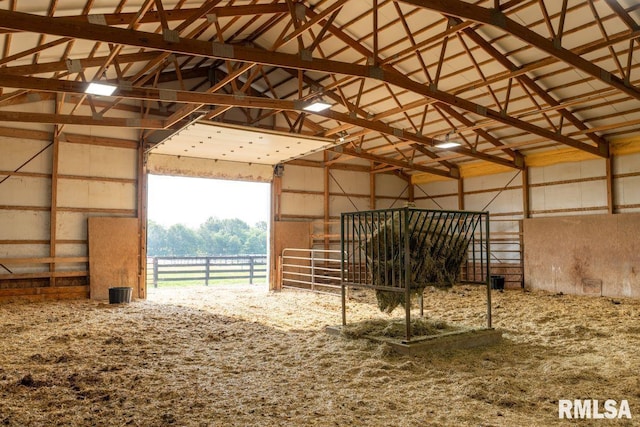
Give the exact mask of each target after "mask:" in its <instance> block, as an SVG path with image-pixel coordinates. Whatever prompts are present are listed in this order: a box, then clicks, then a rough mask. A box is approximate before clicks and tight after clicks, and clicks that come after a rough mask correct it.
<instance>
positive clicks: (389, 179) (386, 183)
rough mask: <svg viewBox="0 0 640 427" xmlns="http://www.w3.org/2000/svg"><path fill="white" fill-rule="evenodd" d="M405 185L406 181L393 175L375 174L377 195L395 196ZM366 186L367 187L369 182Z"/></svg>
mask: <svg viewBox="0 0 640 427" xmlns="http://www.w3.org/2000/svg"><path fill="white" fill-rule="evenodd" d="M367 175H368V174H367ZM406 186H407V182H406V181H404V180H402V179H400V178H398V177H397V176H395V175H386V174H376V195H377V196H385V197H397V196H398V195H399V194H400V193H402V191H403V190H404V188H405V187H406ZM366 188H369V184H367V187H366Z"/></svg>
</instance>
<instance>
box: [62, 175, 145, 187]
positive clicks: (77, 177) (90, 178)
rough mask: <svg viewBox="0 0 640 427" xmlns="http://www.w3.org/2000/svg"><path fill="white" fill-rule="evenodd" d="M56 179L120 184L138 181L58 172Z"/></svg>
mask: <svg viewBox="0 0 640 427" xmlns="http://www.w3.org/2000/svg"><path fill="white" fill-rule="evenodd" d="M58 179H68V180H74V181H93V182H117V183H120V184H131V185H136V183H137V182H138V181H137V180H136V179H135V178H109V177H106V176H86V175H63V174H59V175H58Z"/></svg>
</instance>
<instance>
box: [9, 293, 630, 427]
mask: <svg viewBox="0 0 640 427" xmlns="http://www.w3.org/2000/svg"><path fill="white" fill-rule="evenodd" d="M485 294H486V291H485V290H484V289H481V288H471V287H464V286H462V287H454V289H453V290H451V291H449V292H441V291H435V292H428V293H427V295H426V300H425V305H426V311H427V314H428V316H429V318H432V319H438V320H443V321H446V322H452V323H460V324H463V325H466V326H478V327H481V326H483V325H484V324H485V311H486V308H485V296H486V295H485ZM348 316H349V317H348V320H349V322H356V321H358V320H362V319H371V318H375V317H383V318H388V316H387V315H386V314H382V313H380V312H379V311H378V309H377V308H376V306H375V304H374V303H373V299H372V297H371V295H368V294H367V293H366V292H359V293H357V294H356V295H355V299H354V300H351V301H350V302H349V304H348ZM400 316H402V312H401V310H399V309H396V311H395V312H394V313H393V314H392V317H400ZM493 317H494V325H495V326H496V327H497V328H500V329H501V330H502V331H504V339H503V341H502V343H501V344H499V345H495V346H492V347H487V348H481V349H473V350H459V351H449V352H446V353H430V354H426V355H421V356H412V357H409V356H399V355H395V354H393V353H390V352H389V351H388V348H386V347H384V346H383V345H380V344H373V343H370V342H368V341H366V340H350V339H347V338H342V337H336V336H330V335H328V334H326V333H325V332H324V327H325V326H326V325H336V324H339V323H340V299H339V298H337V297H335V296H329V295H317V294H310V293H304V292H298V291H283V292H280V293H268V292H267V291H266V290H265V288H264V287H262V286H255V285H254V286H249V285H247V286H224V287H219V286H215V287H214V286H211V287H207V288H205V287H196V288H189V289H187V288H181V289H177V288H174V289H160V290H156V289H150V292H149V299H148V300H147V301H135V302H132V303H131V304H125V305H109V304H106V303H97V302H91V301H73V302H54V303H29V304H28V303H19V302H15V303H8V304H3V305H0V425H8V426H54V425H64V426H123V425H136V426H172V425H176V426H308V425H318V426H348V425H349V426H351V425H353V426H449V425H450V426H467V425H468V426H553V425H576V424H578V425H580V426H587V425H594V426H603V425H616V426H631V425H640V421H638V420H640V377H639V372H640V351H639V350H640V301H638V300H627V299H618V298H616V299H611V298H604V297H603V298H587V297H574V296H567V295H554V294H547V293H533V292H531V293H529V292H521V291H506V292H504V293H499V292H495V293H494V294H493ZM559 399H572V400H573V399H599V400H601V401H604V400H605V399H615V400H617V401H618V402H620V401H621V400H622V399H626V400H628V402H629V405H630V410H631V413H632V416H633V419H631V420H627V419H621V420H583V421H580V422H578V423H576V422H575V421H571V420H559V419H558V400H559Z"/></svg>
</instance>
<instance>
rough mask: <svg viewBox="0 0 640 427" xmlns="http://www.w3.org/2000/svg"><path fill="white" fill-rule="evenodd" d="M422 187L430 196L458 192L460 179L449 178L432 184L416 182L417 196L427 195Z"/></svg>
mask: <svg viewBox="0 0 640 427" xmlns="http://www.w3.org/2000/svg"><path fill="white" fill-rule="evenodd" d="M470 179H471V178H470ZM465 182H466V180H465ZM420 188H422V189H424V190H425V192H426V193H427V194H428V195H429V196H437V195H440V194H456V193H457V192H458V181H457V180H454V179H448V180H446V181H436V182H432V183H430V184H416V185H415V195H416V197H425V194H424V192H423V191H421V190H420Z"/></svg>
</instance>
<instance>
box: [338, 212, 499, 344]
mask: <svg viewBox="0 0 640 427" xmlns="http://www.w3.org/2000/svg"><path fill="white" fill-rule="evenodd" d="M340 223H341V225H340V245H341V251H342V258H341V277H340V279H341V280H340V282H341V296H342V325H343V326H346V324H347V315H346V295H347V292H346V289H347V287H357V288H368V289H375V290H382V291H390V292H404V293H405V300H404V301H405V304H404V305H405V322H406V331H405V341H404V342H405V343H410V342H411V293H412V287H411V271H410V270H411V264H410V262H411V256H410V253H411V251H410V246H409V241H410V238H412V237H414V238H415V237H416V236H418V235H419V234H420V233H423V232H424V233H432V234H433V235H435V236H436V238H435V241H434V242H431V243H432V246H431V248H430V251H431V254H434V253H435V254H436V255H437V254H438V253H441V252H442V250H443V248H444V247H445V245H448V244H452V241H454V240H455V242H454V243H453V244H461V243H462V244H464V241H467V242H468V243H467V248H466V262H465V263H464V265H463V266H462V269H461V270H462V271H461V274H460V282H461V283H470V284H484V285H486V288H487V328H488V329H491V327H492V326H491V323H492V322H491V275H490V253H491V252H490V243H489V235H490V231H489V213H488V212H473V211H447V210H430V209H416V208H410V207H404V208H394V209H377V210H369V211H360V212H349V213H342V214H341V218H340ZM389 224H391V226H392V227H396V224H397V227H398V228H397V237H396V229H395V228H393V232H390V233H388V232H387V231H386V227H388V225H389ZM425 227H426V229H425ZM378 232H380V233H378ZM374 233H378V240H377V242H378V244H377V247H371V245H369V243H368V242H369V241H373V239H371V238H372V236H373V235H374ZM380 236H381V237H382V239H383V241H384V244H382V245H381V244H380ZM460 239H464V240H462V241H461V240H460ZM420 244H421V245H422V244H424V243H423V242H422V243H420ZM389 247H391V248H392V250H389V249H388V248H389ZM368 254H371V257H373V256H375V257H376V260H377V262H376V267H375V269H376V272H377V273H378V274H373V271H372V270H373V269H374V267H373V266H370V265H369V264H370V263H369V262H368V260H367V256H368ZM396 266H397V267H396ZM380 269H383V270H384V271H382V272H381V271H380ZM388 269H390V270H391V271H387V270H388ZM381 273H382V274H384V275H385V277H391V278H392V286H386V285H381V284H379V283H376V281H377V278H378V277H380V274H381ZM389 273H391V274H390V275H389ZM396 278H397V280H396ZM419 303H420V316H423V315H424V305H423V293H420V294H419Z"/></svg>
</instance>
